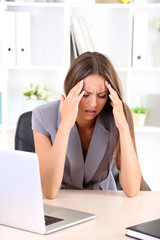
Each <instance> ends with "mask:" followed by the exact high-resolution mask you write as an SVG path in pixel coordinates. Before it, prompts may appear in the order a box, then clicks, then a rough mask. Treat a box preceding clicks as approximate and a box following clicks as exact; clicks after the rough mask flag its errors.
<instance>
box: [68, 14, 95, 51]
mask: <svg viewBox="0 0 160 240" xmlns="http://www.w3.org/2000/svg"><path fill="white" fill-rule="evenodd" d="M72 28H73V35H74V38H75V43H76V47H77V49H78V55H80V54H82V53H84V52H87V51H94V46H93V42H92V39H91V36H90V33H89V30H88V26H87V23H86V21H85V19H84V18H82V17H72V18H71V29H72ZM71 34H72V32H71Z"/></svg>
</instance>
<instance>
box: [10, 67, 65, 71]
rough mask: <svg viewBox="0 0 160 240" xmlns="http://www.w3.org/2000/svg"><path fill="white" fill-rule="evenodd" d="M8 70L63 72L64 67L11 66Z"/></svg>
mask: <svg viewBox="0 0 160 240" xmlns="http://www.w3.org/2000/svg"><path fill="white" fill-rule="evenodd" d="M6 69H7V68H6ZM8 70H15V71H17V70H29V71H63V70H64V67H63V66H13V67H8Z"/></svg>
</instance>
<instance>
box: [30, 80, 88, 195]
mask: <svg viewBox="0 0 160 240" xmlns="http://www.w3.org/2000/svg"><path fill="white" fill-rule="evenodd" d="M82 87H83V82H82V81H81V82H80V83H78V84H77V85H76V86H75V87H73V88H72V90H71V91H70V93H69V94H68V96H67V98H66V99H65V98H64V96H62V97H61V102H60V112H61V119H62V120H61V123H60V125H59V128H58V131H57V134H56V137H55V140H54V143H53V145H52V144H51V141H50V139H49V138H48V137H47V136H45V135H43V134H41V133H38V132H35V131H34V141H35V149H36V153H37V155H38V157H39V165H40V174H41V183H42V191H43V194H44V195H45V196H46V197H47V198H54V197H55V196H56V194H57V193H58V190H59V188H60V185H61V182H62V178H63V172H64V164H65V158H66V152H67V146H68V140H69V134H70V130H71V128H72V127H73V125H74V123H75V121H76V117H77V113H78V105H79V102H80V100H81V98H82V96H83V94H84V92H82V93H81V90H82Z"/></svg>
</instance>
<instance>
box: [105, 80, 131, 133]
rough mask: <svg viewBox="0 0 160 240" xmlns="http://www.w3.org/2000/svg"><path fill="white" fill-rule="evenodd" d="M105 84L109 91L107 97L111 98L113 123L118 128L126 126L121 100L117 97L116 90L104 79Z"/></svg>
mask: <svg viewBox="0 0 160 240" xmlns="http://www.w3.org/2000/svg"><path fill="white" fill-rule="evenodd" d="M105 84H106V87H107V89H108V91H109V98H110V100H111V101H110V103H111V106H112V107H113V115H114V120H115V124H116V126H117V128H118V129H119V130H120V129H123V128H124V127H126V126H127V121H126V118H125V115H124V111H123V105H122V101H121V99H120V98H119V96H118V94H117V92H116V91H115V90H114V89H113V88H112V87H111V85H110V84H109V83H108V82H107V81H105Z"/></svg>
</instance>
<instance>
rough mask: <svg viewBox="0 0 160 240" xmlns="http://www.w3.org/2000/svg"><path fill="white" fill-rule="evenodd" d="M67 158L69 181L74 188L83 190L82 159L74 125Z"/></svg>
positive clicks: (77, 134)
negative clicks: (70, 180)
mask: <svg viewBox="0 0 160 240" xmlns="http://www.w3.org/2000/svg"><path fill="white" fill-rule="evenodd" d="M67 157H68V160H69V163H70V174H71V179H72V182H73V184H74V186H75V187H76V188H83V179H84V158H83V152H82V147H81V141H80V137H79V133H78V129H77V126H76V124H74V126H73V127H72V129H71V132H70V136H69V142H68V149H67Z"/></svg>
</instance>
